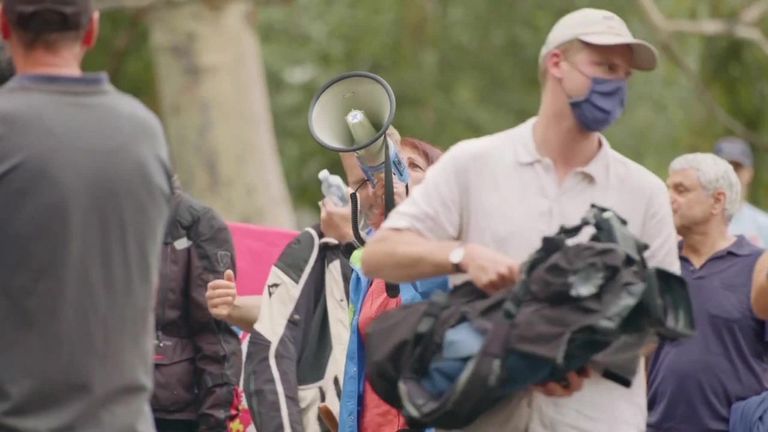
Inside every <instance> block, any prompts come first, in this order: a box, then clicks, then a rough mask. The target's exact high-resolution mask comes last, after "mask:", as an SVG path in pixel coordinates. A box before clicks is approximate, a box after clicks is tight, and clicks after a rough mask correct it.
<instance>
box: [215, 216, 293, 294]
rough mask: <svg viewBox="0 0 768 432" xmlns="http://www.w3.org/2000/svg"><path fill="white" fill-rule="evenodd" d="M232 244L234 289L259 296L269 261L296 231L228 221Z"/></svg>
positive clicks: (262, 289)
mask: <svg viewBox="0 0 768 432" xmlns="http://www.w3.org/2000/svg"><path fill="white" fill-rule="evenodd" d="M228 225H229V230H230V232H231V233H232V240H233V241H234V243H235V257H236V259H237V274H236V275H235V279H236V281H237V292H238V294H239V295H261V292H262V291H264V284H265V283H266V281H267V276H269V270H270V268H271V267H272V264H274V263H275V261H277V258H278V257H279V256H280V253H281V252H282V251H283V249H284V248H285V245H287V244H288V243H289V242H290V241H291V240H293V239H294V238H295V237H296V236H297V235H298V234H299V233H298V232H296V231H290V230H284V229H280V228H269V227H263V226H258V225H250V224H244V223H236V222H231V223H229V224H228Z"/></svg>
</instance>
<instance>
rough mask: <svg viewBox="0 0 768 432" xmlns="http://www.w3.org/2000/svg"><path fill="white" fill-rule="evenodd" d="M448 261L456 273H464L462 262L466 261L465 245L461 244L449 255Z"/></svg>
mask: <svg viewBox="0 0 768 432" xmlns="http://www.w3.org/2000/svg"><path fill="white" fill-rule="evenodd" d="M448 261H449V262H450V263H451V265H452V266H453V272H454V273H464V269H463V268H461V262H462V261H464V245H459V246H457V247H456V249H454V250H452V251H451V253H450V254H449V255H448Z"/></svg>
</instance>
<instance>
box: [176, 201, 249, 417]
mask: <svg viewBox="0 0 768 432" xmlns="http://www.w3.org/2000/svg"><path fill="white" fill-rule="evenodd" d="M190 240H192V243H193V245H194V247H193V253H192V256H191V258H190V264H189V265H190V268H189V272H188V274H189V290H190V292H189V320H190V328H191V337H192V340H193V342H194V345H195V380H196V384H197V389H198V423H199V424H200V427H199V430H200V431H205V432H208V431H224V432H225V431H226V430H227V422H228V420H229V417H230V409H231V407H232V404H233V401H234V398H235V389H236V385H237V384H238V383H239V382H240V375H241V373H242V352H241V348H240V339H239V337H238V335H237V333H236V332H235V330H234V329H232V327H230V326H229V324H227V323H225V322H223V321H219V320H216V319H214V318H213V317H212V316H211V314H210V312H208V308H207V306H206V300H205V292H206V287H207V285H208V283H209V282H210V281H212V280H214V279H220V278H223V277H224V271H225V270H227V269H232V270H233V271H235V251H234V245H233V243H232V236H231V235H230V233H229V229H228V228H227V225H226V223H225V222H224V221H223V220H221V218H219V216H218V215H216V213H214V212H213V210H211V209H209V208H207V207H200V208H199V215H198V218H197V221H196V223H195V224H194V226H192V227H191V229H190Z"/></svg>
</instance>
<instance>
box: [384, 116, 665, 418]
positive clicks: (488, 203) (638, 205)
mask: <svg viewBox="0 0 768 432" xmlns="http://www.w3.org/2000/svg"><path fill="white" fill-rule="evenodd" d="M535 121H536V118H532V119H530V120H528V121H526V122H525V123H523V124H521V125H519V126H517V127H515V128H513V129H509V130H506V131H503V132H499V133H496V134H493V135H488V136H484V137H481V138H476V139H471V140H467V141H463V142H460V143H458V144H456V145H454V146H453V147H452V148H451V149H449V150H448V151H447V152H446V153H445V155H444V156H443V157H442V158H441V159H440V160H439V161H438V163H437V164H435V165H434V166H432V167H431V168H430V169H429V170H428V172H427V175H426V178H425V180H424V182H423V183H422V184H421V185H420V186H419V187H418V188H416V189H415V190H414V192H413V194H412V196H411V197H409V198H408V199H407V200H406V201H405V202H403V203H402V204H400V205H399V206H398V207H397V208H396V209H395V210H394V211H393V212H392V213H391V214H390V215H389V217H388V218H387V220H386V222H385V223H384V227H385V228H392V229H407V230H413V231H416V232H418V233H420V234H422V235H424V236H425V237H427V238H430V239H436V240H460V241H463V242H466V243H475V244H480V245H483V246H486V247H489V248H491V249H494V250H496V251H499V252H502V253H504V254H506V255H508V256H510V257H511V258H513V259H515V260H517V261H519V262H523V261H525V260H526V259H527V258H528V257H529V255H530V254H531V253H533V252H534V251H535V250H536V249H538V248H539V246H540V245H541V239H542V237H544V236H547V235H551V234H554V233H555V232H556V231H557V230H558V229H559V227H560V226H561V225H573V224H577V223H579V221H580V220H581V217H582V216H583V215H584V214H585V213H586V211H587V210H588V209H589V206H590V205H591V204H593V203H594V204H597V205H600V206H603V207H607V208H610V209H612V210H614V211H615V212H617V213H618V214H619V215H620V216H622V217H623V218H625V219H626V220H627V223H628V227H629V229H630V231H631V232H632V233H633V234H634V235H636V236H637V237H638V238H640V239H641V240H642V241H644V242H645V243H647V244H648V245H649V246H650V248H649V250H648V251H647V253H646V259H647V260H648V263H649V265H651V266H657V267H662V268H665V269H667V270H670V271H674V272H678V273H679V261H678V251H677V235H676V233H675V227H674V223H673V221H672V210H671V208H670V205H669V198H668V195H667V191H666V187H665V185H664V183H663V182H662V181H661V180H660V179H659V178H658V177H656V176H655V175H654V174H653V173H651V172H650V171H648V170H647V169H646V168H644V167H642V166H641V165H639V164H637V163H635V162H633V161H631V160H630V159H628V158H626V157H624V156H622V155H621V154H619V153H618V152H616V151H614V150H613V149H611V147H610V145H609V144H608V141H607V140H606V139H605V137H602V136H601V142H602V145H601V148H600V150H599V151H598V153H597V155H596V156H595V158H594V159H593V160H592V161H591V162H590V163H589V164H587V165H586V166H584V167H582V168H579V169H577V170H575V171H573V172H572V173H570V174H569V175H568V176H567V177H566V179H565V180H564V181H563V182H562V183H559V182H558V179H557V174H556V172H555V167H554V164H553V163H552V161H551V160H549V159H547V158H544V157H542V156H540V155H539V154H538V152H537V151H536V146H535V144H534V140H533V125H534V123H535ZM446 259H447V257H446ZM452 277H453V280H452V282H453V284H454V285H455V284H457V283H460V282H462V281H463V280H465V279H466V276H452ZM528 402H529V403H528V404H524V405H527V406H529V407H530V408H531V410H530V418H529V419H528V422H527V430H529V431H533V432H540V431H541V432H544V431H589V432H601V431H605V432H623V431H627V432H629V431H644V430H645V425H646V388H645V373H644V368H643V365H641V370H640V371H639V372H638V375H637V376H636V378H635V380H634V382H633V385H632V387H631V388H630V389H627V388H624V387H621V386H619V385H617V384H615V383H613V382H610V381H607V380H605V379H603V378H601V377H593V378H590V379H588V380H586V381H585V384H584V388H583V389H582V390H581V391H579V392H577V393H576V394H574V395H573V396H570V397H567V398H549V397H546V396H544V395H542V394H540V393H534V395H533V397H532V399H531V400H529V401H528ZM520 405H521V404H516V406H520ZM523 415H526V414H525V413H524V412H523V411H519V412H517V413H515V412H514V410H513V409H512V408H509V409H506V410H505V409H495V410H494V412H493V413H492V414H491V415H489V416H486V417H491V416H492V417H499V418H498V419H495V420H493V421H491V419H481V420H479V423H482V424H483V426H482V427H480V426H479V425H478V427H475V428H470V429H472V430H486V429H490V430H493V432H501V431H506V430H509V431H520V430H525V429H523V428H521V426H512V423H511V418H512V417H514V418H515V420H516V421H515V424H517V423H518V421H519V420H521V419H520V417H521V416H523Z"/></svg>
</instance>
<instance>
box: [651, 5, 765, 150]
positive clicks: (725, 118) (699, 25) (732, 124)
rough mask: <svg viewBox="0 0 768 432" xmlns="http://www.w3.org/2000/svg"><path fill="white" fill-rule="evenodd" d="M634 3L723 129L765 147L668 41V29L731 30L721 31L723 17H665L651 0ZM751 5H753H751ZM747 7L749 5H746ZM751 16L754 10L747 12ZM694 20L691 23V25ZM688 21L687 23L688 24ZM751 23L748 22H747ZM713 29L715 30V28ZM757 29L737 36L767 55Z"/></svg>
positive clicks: (669, 37)
mask: <svg viewBox="0 0 768 432" xmlns="http://www.w3.org/2000/svg"><path fill="white" fill-rule="evenodd" d="M637 2H638V4H639V5H640V7H641V9H642V10H643V11H644V12H645V15H646V17H647V18H648V21H649V23H650V24H651V26H652V27H654V29H655V30H656V34H657V35H658V39H659V42H660V48H661V51H662V52H664V54H666V55H667V57H669V59H670V60H672V62H673V63H674V64H675V65H676V66H677V67H678V69H680V71H681V72H683V74H684V75H685V76H686V77H687V78H688V80H689V81H690V82H691V84H693V86H694V88H695V89H696V92H697V94H698V96H699V98H700V99H701V101H702V102H703V103H704V105H705V107H706V108H707V110H708V111H709V112H710V113H711V114H712V115H713V116H714V117H715V118H716V119H717V121H719V122H720V123H721V124H722V125H723V126H725V127H726V128H727V129H729V130H730V131H731V132H733V133H734V134H736V135H738V136H741V137H742V138H744V139H746V140H748V141H750V142H752V144H753V145H755V146H757V147H761V148H763V149H768V142H767V141H766V140H765V139H764V138H763V137H761V136H760V135H758V134H757V133H755V132H754V131H752V130H751V129H749V128H748V127H746V126H745V125H744V124H743V123H741V122H740V121H738V120H737V119H736V118H734V117H733V116H732V115H730V114H729V113H728V112H727V111H726V110H725V109H724V108H723V107H722V106H721V105H720V104H719V103H718V102H717V100H716V99H715V97H714V96H713V95H712V93H711V92H710V91H709V89H708V88H707V86H706V85H705V84H704V82H703V81H702V80H701V78H700V77H699V75H698V74H697V73H696V71H695V70H694V69H693V67H691V66H690V65H689V64H688V63H687V62H686V61H685V59H684V58H683V56H682V55H680V53H679V52H678V51H677V50H676V49H675V47H674V45H673V44H672V37H671V36H672V33H675V32H677V33H689V34H690V33H693V34H701V35H706V36H715V35H724V34H733V32H732V31H731V30H728V29H727V28H726V30H725V31H723V27H722V25H723V23H726V22H727V21H725V20H720V19H706V20H700V21H690V20H669V19H667V18H666V17H665V16H664V14H663V13H662V12H661V10H660V9H659V8H658V6H657V5H656V3H655V2H654V0H637ZM755 3H766V2H764V1H757V2H755ZM752 7H754V5H752ZM747 9H749V8H747ZM751 14H752V15H750V17H752V16H753V15H754V14H756V12H754V11H753V12H751ZM681 23H685V24H684V25H681ZM694 24H695V25H694ZM689 25H690V27H688V26H689ZM747 27H751V26H747ZM686 29H687V30H698V32H694V31H686ZM715 30H717V32H715ZM757 32H758V33H759V37H758V36H757V35H755V34H754V33H752V32H751V30H750V31H748V32H744V33H742V36H741V39H749V40H752V41H753V42H755V43H757V44H758V45H762V46H761V48H763V50H764V51H765V53H766V55H768V40H766V38H765V36H764V35H763V34H762V32H760V31H759V29H758V30H757Z"/></svg>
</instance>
